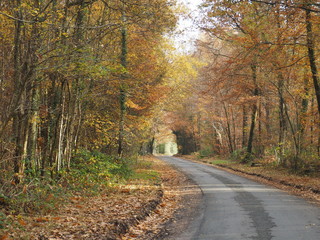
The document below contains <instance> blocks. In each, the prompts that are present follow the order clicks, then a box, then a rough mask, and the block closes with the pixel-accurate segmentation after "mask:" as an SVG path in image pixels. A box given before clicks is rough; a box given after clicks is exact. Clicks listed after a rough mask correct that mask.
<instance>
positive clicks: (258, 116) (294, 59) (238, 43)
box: [172, 0, 320, 173]
mask: <svg viewBox="0 0 320 240" xmlns="http://www.w3.org/2000/svg"><path fill="white" fill-rule="evenodd" d="M201 11H202V16H201V21H200V22H199V26H200V27H201V29H202V30H203V35H202V37H201V39H200V40H199V41H198V44H197V47H198V48H197V52H196V53H195V57H197V58H199V59H201V60H202V61H204V62H205V63H206V66H205V67H203V68H202V69H201V71H200V72H199V77H198V78H197V80H196V81H194V82H193V83H192V84H193V90H192V91H193V92H194V93H196V94H193V95H192V96H191V97H189V100H188V101H186V103H185V104H183V105H181V107H180V108H181V109H180V111H177V112H175V113H173V114H172V117H173V118H174V119H176V121H175V122H174V123H173V124H172V125H173V129H174V130H175V132H176V133H178V136H180V139H182V140H180V145H184V146H185V147H184V149H189V150H190V151H185V153H190V152H197V151H200V156H206V155H210V154H223V155H225V154H227V155H231V156H233V157H235V158H236V159H238V160H241V161H242V162H250V161H252V160H254V159H257V158H260V159H261V158H265V159H268V160H269V161H270V162H273V163H275V164H280V165H283V166H287V167H290V168H292V169H296V170H299V169H302V170H304V171H305V173H307V172H310V171H313V172H314V171H315V172H317V171H319V167H317V166H319V156H320V125H319V112H320V88H319V60H318V59H319V47H320V28H319V26H320V24H319V23H320V5H319V3H318V2H317V1H309V0H305V1H281V0H270V1H269V0H266V1H254V0H253V1H242V0H239V1H238V0H234V1H233V0H232V1H230V0H221V1H204V3H203V4H202V8H201ZM178 141H179V138H178Z"/></svg>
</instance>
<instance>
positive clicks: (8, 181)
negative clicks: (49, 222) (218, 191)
mask: <svg viewBox="0 0 320 240" xmlns="http://www.w3.org/2000/svg"><path fill="white" fill-rule="evenodd" d="M198 11H199V14H198V16H197V18H196V19H193V23H194V25H195V26H196V27H197V28H198V29H200V31H201V32H200V35H199V37H198V39H197V40H196V43H195V46H194V48H192V49H193V50H192V51H183V49H179V46H177V44H176V43H175V40H174V38H179V35H178V34H177V30H176V28H177V25H178V23H179V18H180V17H181V16H184V17H186V16H187V15H188V10H187V9H186V8H185V7H183V6H182V5H181V2H180V1H175V0H1V1H0V208H3V209H6V210H5V211H6V214H4V213H2V212H0V229H2V228H5V226H6V224H7V223H6V222H5V219H6V215H8V214H7V213H8V211H13V210H12V205H19V204H22V205H21V206H22V208H23V210H21V209H19V210H17V208H14V207H13V209H15V210H14V211H17V212H16V214H18V213H21V211H22V212H23V211H24V212H28V208H30V209H31V208H32V209H36V206H34V204H33V203H32V204H31V202H33V201H35V200H34V198H32V197H34V196H35V192H37V191H38V190H37V189H42V190H43V189H44V190H43V191H44V193H43V195H41V194H39V195H37V196H38V197H39V199H40V200H39V199H38V200H39V201H44V199H48V198H51V197H50V196H51V194H52V191H53V189H56V190H55V191H57V192H58V191H60V190H59V189H60V187H64V186H68V189H67V190H65V191H66V192H68V191H71V187H70V186H72V191H80V190H79V189H76V187H75V186H77V185H81V184H82V185H83V186H84V185H88V189H90V187H92V186H93V185H94V186H96V184H98V185H99V184H102V182H103V184H105V185H108V184H109V185H110V184H111V183H117V182H118V181H120V179H128V178H129V176H132V174H133V173H132V171H133V169H134V168H135V167H136V165H137V161H138V160H137V159H138V158H140V156H144V155H146V154H152V153H154V152H155V149H156V148H157V147H159V146H157V145H156V143H157V138H162V140H163V139H164V141H165V139H166V136H167V135H168V132H169V134H171V135H170V137H168V138H170V141H172V134H173V135H174V136H175V140H176V142H177V145H178V151H179V154H183V155H190V154H192V155H195V156H197V157H198V158H203V157H209V156H211V157H212V156H218V157H222V158H231V159H233V160H236V161H237V162H239V163H243V164H253V163H255V162H259V161H262V160H263V161H267V162H268V163H270V164H272V165H273V166H275V167H279V168H280V167H281V168H286V169H289V170H290V171H293V172H296V173H302V174H311V175H318V174H319V171H320V121H319V120H320V118H319V117H320V79H319V78H320V76H319V60H318V58H319V48H320V27H319V26H320V4H319V3H318V2H317V1H313V0H302V1H295V0H203V1H202V3H201V4H200V5H199V8H198ZM180 48H182V47H180ZM161 136H162V137H161ZM158 140H159V139H158ZM158 142H159V141H158ZM162 147H163V146H162ZM138 165H139V164H138ZM152 174H153V173H152ZM318 176H319V175H318ZM99 186H100V185H99ZM42 190H41V191H42ZM39 191H40V190H39ZM86 191H87V190H86ZM30 204H31V205H30ZM40 208H41V207H40ZM8 209H9V210H8ZM30 209H29V210H30ZM0 210H1V209H0ZM22 225H23V224H22ZM0 236H1V234H0ZM4 239H5V238H4Z"/></svg>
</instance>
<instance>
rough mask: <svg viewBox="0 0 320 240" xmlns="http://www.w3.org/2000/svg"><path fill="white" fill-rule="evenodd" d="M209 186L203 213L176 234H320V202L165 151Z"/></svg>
mask: <svg viewBox="0 0 320 240" xmlns="http://www.w3.org/2000/svg"><path fill="white" fill-rule="evenodd" d="M160 159H162V160H164V161H166V162H168V163H170V164H172V165H174V166H175V167H177V168H178V169H179V170H181V171H183V172H184V173H186V174H187V175H188V176H189V177H190V178H191V179H193V180H194V181H195V182H196V183H197V184H198V185H199V187H200V188H201V190H202V192H203V200H202V203H201V206H200V209H199V210H198V216H197V217H196V219H195V220H194V221H192V223H191V224H190V225H189V227H188V229H186V231H185V232H183V233H181V234H180V235H179V236H176V237H174V239H175V240H177V239H180V240H187V239H192V240H244V239H246V240H247V239H249V240H250V239H254V240H271V239H272V240H300V239H301V240H320V208H319V207H317V206H315V205H312V204H310V203H308V202H306V201H305V200H303V199H301V198H298V197H295V196H291V195H289V194H287V193H285V192H284V191H281V190H278V189H276V188H272V187H270V186H266V185H263V184H260V183H257V182H254V181H251V180H248V179H246V178H243V177H239V176H237V175H233V174H231V173H228V172H225V171H221V170H218V169H215V168H213V167H210V166H207V165H203V164H198V163H194V162H190V161H187V160H183V159H180V158H176V157H160Z"/></svg>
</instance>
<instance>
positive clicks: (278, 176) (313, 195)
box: [181, 155, 320, 205]
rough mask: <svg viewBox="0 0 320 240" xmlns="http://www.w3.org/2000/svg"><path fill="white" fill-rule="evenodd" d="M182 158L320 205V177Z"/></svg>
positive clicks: (268, 167) (214, 160)
mask: <svg viewBox="0 0 320 240" xmlns="http://www.w3.org/2000/svg"><path fill="white" fill-rule="evenodd" d="M181 158H184V159H187V160H191V161H195V162H199V163H203V164H208V165H210V166H214V167H216V168H219V169H222V170H225V171H228V172H231V173H234V174H237V175H240V176H244V177H246V178H249V179H252V180H255V181H258V182H261V183H264V184H267V185H271V186H274V187H276V188H279V189H282V190H284V191H287V192H288V193H290V194H294V195H297V196H300V197H303V198H305V199H307V200H309V201H311V202H313V203H316V204H318V205H320V176H319V177H311V176H301V175H296V174H294V173H290V171H288V170H287V169H284V168H281V167H274V166H268V165H258V166H249V165H244V164H239V163H236V162H232V161H224V160H223V161H221V160H217V159H215V158H207V159H201V160H199V159H196V158H195V156H190V155H187V156H181Z"/></svg>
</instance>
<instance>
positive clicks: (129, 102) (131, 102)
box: [126, 99, 144, 110]
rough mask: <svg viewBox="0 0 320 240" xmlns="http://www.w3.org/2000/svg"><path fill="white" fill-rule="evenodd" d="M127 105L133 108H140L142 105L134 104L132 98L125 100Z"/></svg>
mask: <svg viewBox="0 0 320 240" xmlns="http://www.w3.org/2000/svg"><path fill="white" fill-rule="evenodd" d="M126 105H127V107H130V108H132V109H135V110H142V109H144V108H143V107H141V106H139V105H138V104H135V103H134V102H133V101H132V100H130V99H128V100H127V102H126Z"/></svg>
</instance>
